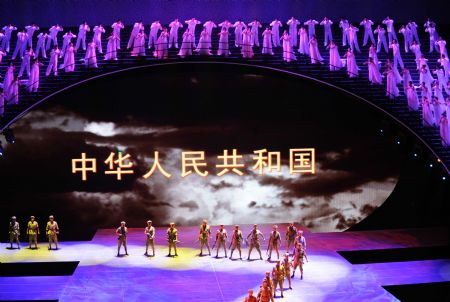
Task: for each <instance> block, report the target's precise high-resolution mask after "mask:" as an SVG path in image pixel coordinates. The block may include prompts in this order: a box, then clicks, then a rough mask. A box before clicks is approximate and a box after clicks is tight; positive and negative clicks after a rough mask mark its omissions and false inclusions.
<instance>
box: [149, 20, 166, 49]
mask: <svg viewBox="0 0 450 302" xmlns="http://www.w3.org/2000/svg"><path fill="white" fill-rule="evenodd" d="M160 30H163V28H162V25H161V23H159V21H155V22H153V23H152V24H151V25H150V34H149V35H148V49H150V48H152V47H153V46H155V49H156V47H157V41H158V33H159V31H160Z"/></svg>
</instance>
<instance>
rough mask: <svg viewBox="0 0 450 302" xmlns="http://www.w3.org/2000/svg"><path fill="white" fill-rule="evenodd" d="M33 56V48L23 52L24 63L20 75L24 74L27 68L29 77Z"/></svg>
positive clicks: (21, 65)
mask: <svg viewBox="0 0 450 302" xmlns="http://www.w3.org/2000/svg"><path fill="white" fill-rule="evenodd" d="M31 58H34V52H33V49H31V48H29V49H28V50H26V51H25V52H24V54H23V57H22V63H21V64H20V71H19V77H21V76H22V74H23V72H24V71H25V69H26V71H27V75H28V77H30V68H31Z"/></svg>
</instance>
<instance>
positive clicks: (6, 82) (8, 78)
mask: <svg viewBox="0 0 450 302" xmlns="http://www.w3.org/2000/svg"><path fill="white" fill-rule="evenodd" d="M14 70H15V67H14V65H9V66H8V67H7V68H6V72H5V78H4V79H3V94H4V96H5V99H6V100H7V101H8V100H9V98H10V96H9V87H10V86H11V83H12V82H13V80H14Z"/></svg>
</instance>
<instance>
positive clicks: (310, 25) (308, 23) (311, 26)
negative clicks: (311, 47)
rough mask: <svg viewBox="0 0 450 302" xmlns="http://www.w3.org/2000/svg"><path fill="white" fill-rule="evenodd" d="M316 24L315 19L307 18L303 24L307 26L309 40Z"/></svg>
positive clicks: (313, 33) (314, 32)
mask: <svg viewBox="0 0 450 302" xmlns="http://www.w3.org/2000/svg"><path fill="white" fill-rule="evenodd" d="M316 24H319V22H317V21H316V20H313V19H309V20H308V21H306V22H305V23H303V25H306V26H308V37H309V39H310V40H311V37H312V36H313V35H315V34H316Z"/></svg>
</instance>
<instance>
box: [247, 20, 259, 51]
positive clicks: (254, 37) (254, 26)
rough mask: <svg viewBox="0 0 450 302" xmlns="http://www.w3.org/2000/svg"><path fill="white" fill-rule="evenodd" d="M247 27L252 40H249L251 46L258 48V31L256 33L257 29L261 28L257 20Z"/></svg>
mask: <svg viewBox="0 0 450 302" xmlns="http://www.w3.org/2000/svg"><path fill="white" fill-rule="evenodd" d="M247 25H248V26H250V28H251V30H252V38H251V44H252V46H257V47H259V31H258V28H260V27H262V25H261V23H260V22H259V21H258V20H254V21H253V22H250V23H249V24H247Z"/></svg>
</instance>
